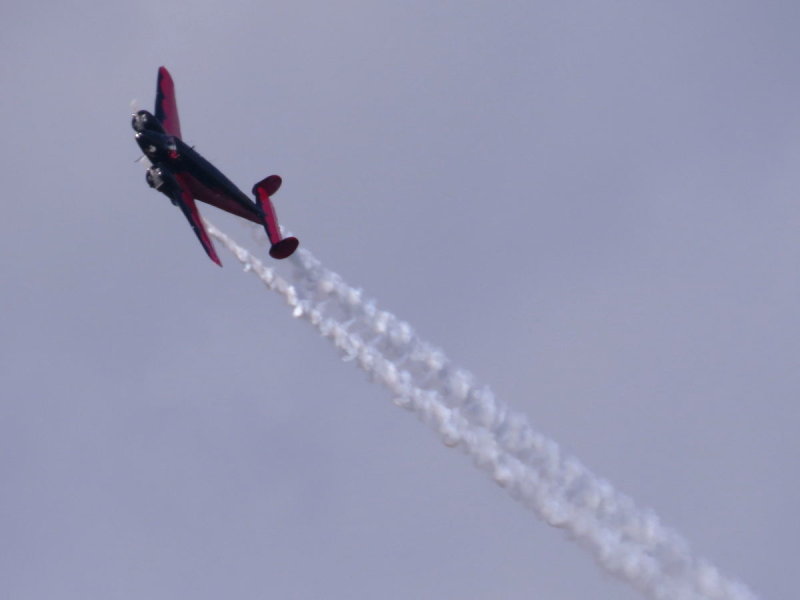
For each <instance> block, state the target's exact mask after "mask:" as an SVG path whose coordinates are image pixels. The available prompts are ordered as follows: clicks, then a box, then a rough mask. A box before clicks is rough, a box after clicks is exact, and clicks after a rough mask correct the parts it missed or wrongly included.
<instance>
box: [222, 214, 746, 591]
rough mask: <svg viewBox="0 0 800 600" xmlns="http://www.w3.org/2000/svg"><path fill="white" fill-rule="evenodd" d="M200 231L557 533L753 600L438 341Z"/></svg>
mask: <svg viewBox="0 0 800 600" xmlns="http://www.w3.org/2000/svg"><path fill="white" fill-rule="evenodd" d="M208 229H209V233H210V234H211V235H212V236H214V237H215V238H217V239H218V240H219V241H220V242H222V243H223V244H224V245H225V246H226V247H227V248H228V250H230V251H231V252H232V253H233V254H234V256H236V258H237V259H238V260H239V261H240V262H241V263H242V264H243V265H244V267H245V270H246V271H252V272H253V273H254V274H255V275H256V276H258V277H259V279H261V281H262V282H263V283H264V284H265V285H266V286H267V287H268V288H269V289H270V290H272V291H275V292H277V293H278V294H280V295H281V296H283V297H284V299H285V300H286V302H287V304H289V306H290V307H291V308H292V309H293V315H294V316H295V317H303V318H305V319H307V320H308V321H309V322H310V323H311V324H312V325H313V326H314V327H316V328H317V330H318V331H319V332H320V333H321V334H322V335H323V336H324V337H327V338H329V339H330V340H331V341H332V342H333V344H334V345H335V346H336V347H337V348H338V349H339V350H340V351H341V352H342V353H343V354H344V356H345V358H346V359H348V360H353V361H354V362H356V364H358V366H359V367H360V368H362V369H363V370H364V371H366V372H367V373H368V374H369V375H370V376H371V377H372V378H373V379H374V380H375V381H376V382H379V383H381V384H382V385H384V386H385V387H387V388H388V389H389V390H390V391H391V392H392V393H393V394H394V396H395V402H396V403H397V404H398V405H400V406H403V407H405V408H407V409H409V410H411V411H413V412H415V413H416V414H417V415H418V417H419V418H420V419H421V420H422V421H423V422H425V423H427V424H428V425H429V426H430V427H431V428H433V429H434V430H435V431H436V432H437V433H438V434H439V435H440V437H441V438H442V440H443V442H444V443H445V444H447V445H448V446H460V447H461V448H462V449H463V450H464V451H465V452H466V453H467V454H469V455H471V456H472V457H473V459H474V461H475V463H476V465H477V466H478V467H479V468H481V469H483V470H485V471H487V472H488V473H489V474H490V475H491V476H492V477H493V478H494V480H495V481H496V482H497V483H498V484H500V485H501V486H503V487H504V488H506V489H507V490H508V492H509V493H510V494H511V495H512V497H514V498H515V499H517V500H518V501H519V502H521V503H522V504H523V505H525V506H527V507H528V508H530V509H531V510H533V511H534V512H535V513H537V514H538V515H539V516H540V517H541V518H543V519H544V520H545V521H547V522H548V523H549V524H551V525H553V526H556V527H560V528H563V529H565V530H566V531H568V532H569V533H570V535H571V537H573V538H574V539H576V540H577V541H578V542H579V543H580V544H581V545H583V546H584V547H586V548H587V549H589V550H590V552H591V553H592V555H593V556H594V558H595V560H596V561H597V562H598V563H599V564H600V565H601V566H602V567H603V568H605V569H606V570H607V571H609V572H610V573H612V574H614V575H616V576H618V577H620V578H622V579H624V580H625V581H627V582H629V583H630V584H632V585H633V586H634V587H636V588H637V589H639V590H641V591H642V592H644V593H646V594H647V595H649V596H650V597H652V598H658V599H660V600H661V599H663V600H667V599H670V600H672V599H686V600H690V599H698V600H700V599H709V600H710V599H713V600H753V599H754V598H755V596H754V595H753V593H752V592H751V591H750V590H749V589H747V588H746V587H745V586H744V585H743V584H741V583H738V582H736V581H733V580H730V579H728V578H726V577H724V576H723V575H722V574H720V573H719V571H718V570H717V569H716V568H715V567H713V566H712V565H711V564H709V563H708V562H706V561H704V560H702V559H699V558H697V557H695V556H694V555H693V554H692V552H691V550H690V548H689V546H688V544H687V543H686V541H685V540H684V539H683V538H682V537H680V536H679V535H678V534H677V533H675V532H674V531H672V530H670V529H667V528H666V527H664V526H663V525H661V523H660V521H659V519H658V517H657V516H656V515H655V514H654V513H653V512H652V511H648V510H642V509H640V508H638V507H636V505H635V504H634V503H633V501H632V500H631V499H630V498H628V497H627V496H624V495H622V494H620V493H619V492H617V491H616V490H614V488H613V487H612V486H611V485H610V484H609V483H608V482H606V481H604V480H602V479H600V478H598V477H597V476H596V475H594V474H593V473H591V472H590V471H589V470H588V469H587V468H586V467H584V466H583V465H582V464H581V463H580V462H579V461H577V460H576V459H574V458H572V457H568V456H562V454H561V451H560V449H559V448H558V445H557V444H556V443H555V442H553V441H552V440H549V439H548V438H546V437H545V436H543V435H542V434H540V433H538V432H536V431H535V430H533V428H532V427H531V426H530V424H529V423H528V422H527V419H525V417H524V416H522V415H520V414H517V413H514V412H512V411H511V410H509V409H508V408H507V407H506V406H504V405H503V404H501V403H499V402H498V401H497V400H496V399H495V398H494V395H493V394H492V392H491V390H489V389H488V388H486V387H481V386H479V385H478V384H476V383H475V381H474V378H473V377H472V375H471V374H470V373H468V372H467V371H465V370H463V369H460V368H458V367H456V366H455V365H453V364H452V363H451V361H450V360H449V359H448V358H447V357H446V356H445V355H444V353H442V352H441V351H440V350H438V349H436V348H434V347H433V346H431V345H430V344H428V343H427V342H425V341H423V340H421V339H420V338H419V337H418V336H417V335H416V334H415V333H414V331H413V329H412V328H411V327H410V326H409V325H408V324H407V323H404V322H402V321H399V320H398V319H397V318H396V317H394V315H392V314H391V313H388V312H386V311H382V310H379V309H378V308H377V307H376V305H375V304H374V302H373V301H371V300H365V299H364V298H363V294H362V292H361V290H357V289H354V288H351V287H350V286H348V285H347V284H346V283H345V282H344V281H343V280H342V279H341V277H339V276H338V275H337V274H335V273H333V272H331V271H329V270H327V269H325V268H324V267H323V266H322V265H321V263H320V262H319V261H317V260H316V259H315V258H314V257H313V256H312V255H311V254H310V253H309V252H308V251H305V250H302V249H301V250H300V251H298V252H297V253H296V254H295V257H293V258H292V259H291V261H292V263H293V266H294V268H295V272H294V273H293V275H292V277H291V282H289V281H287V280H286V279H284V278H282V277H280V276H278V275H277V274H276V273H275V271H274V270H273V269H271V268H268V267H265V266H264V265H263V263H261V261H260V260H258V259H257V258H255V257H254V256H252V255H251V254H250V253H249V252H248V251H247V250H245V249H244V248H242V247H240V246H239V245H237V244H236V243H235V242H234V241H233V240H231V239H230V238H229V237H228V236H226V235H225V234H224V233H222V232H220V231H219V230H218V229H217V228H216V227H214V226H213V225H211V224H210V223H209V224H208Z"/></svg>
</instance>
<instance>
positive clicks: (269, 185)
mask: <svg viewBox="0 0 800 600" xmlns="http://www.w3.org/2000/svg"><path fill="white" fill-rule="evenodd" d="M281 183H282V180H281V178H280V177H279V176H278V175H270V176H269V177H267V178H266V179H264V180H263V181H259V182H258V183H257V184H255V185H254V186H253V194H255V197H256V199H257V200H258V205H259V206H260V207H261V212H262V215H263V218H264V229H265V230H266V232H267V236H268V237H269V242H270V244H272V246H271V247H270V249H269V255H270V256H271V257H272V258H278V259H280V258H286V257H288V256H291V255H292V253H294V251H295V250H296V249H297V246H298V245H300V242H299V241H298V240H297V238H295V237H288V238H284V239H281V229H280V227H279V226H278V218H277V217H276V216H275V208H274V207H273V206H272V200H270V196H272V195H273V194H274V193H275V192H277V191H278V190H279V189H280V187H281Z"/></svg>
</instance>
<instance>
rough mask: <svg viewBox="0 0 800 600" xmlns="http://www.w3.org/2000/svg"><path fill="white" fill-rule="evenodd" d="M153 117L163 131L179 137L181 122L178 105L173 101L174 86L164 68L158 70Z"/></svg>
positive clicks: (170, 76)
mask: <svg viewBox="0 0 800 600" xmlns="http://www.w3.org/2000/svg"><path fill="white" fill-rule="evenodd" d="M155 117H156V119H158V120H159V121H161V125H163V126H164V131H166V132H167V133H168V134H169V135H174V136H175V137H177V138H180V137H181V121H180V119H179V118H178V104H177V103H176V101H175V84H174V83H173V81H172V75H170V74H169V71H167V68H166V67H160V68H159V69H158V83H157V84H156V115H155Z"/></svg>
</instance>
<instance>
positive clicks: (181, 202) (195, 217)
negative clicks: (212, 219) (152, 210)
mask: <svg viewBox="0 0 800 600" xmlns="http://www.w3.org/2000/svg"><path fill="white" fill-rule="evenodd" d="M178 179H179V178H178ZM169 196H170V198H171V199H172V203H173V204H176V205H178V207H180V209H181V212H183V214H184V215H186V219H187V220H188V221H189V225H191V226H192V229H193V230H194V233H195V235H196V236H197V239H198V240H200V244H201V245H202V246H203V249H204V250H205V251H206V254H208V257H209V258H210V259H211V260H213V261H214V262H215V263H217V264H218V265H219V266H220V267H221V266H222V262H221V261H220V260H219V256H217V251H216V249H215V248H214V243H213V242H212V241H211V238H210V237H209V236H208V231H206V226H205V224H204V223H203V219H202V218H201V217H200V211H199V210H197V204H195V202H194V198H192V195H191V194H190V193H189V192H188V191H187V190H186V188H185V187H184V185H183V184H182V183H179V184H178V185H176V186H171V190H170V192H169Z"/></svg>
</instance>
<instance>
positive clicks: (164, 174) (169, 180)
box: [144, 167, 181, 204]
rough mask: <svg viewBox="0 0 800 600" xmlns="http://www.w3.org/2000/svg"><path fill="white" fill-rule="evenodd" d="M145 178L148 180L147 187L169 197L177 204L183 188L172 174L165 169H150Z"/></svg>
mask: <svg viewBox="0 0 800 600" xmlns="http://www.w3.org/2000/svg"><path fill="white" fill-rule="evenodd" d="M144 178H145V179H146V180H147V185H149V186H150V187H151V188H153V189H155V190H158V191H159V192H161V193H162V194H164V195H165V196H167V197H168V198H169V199H170V200H171V201H172V203H173V204H175V202H176V200H175V199H176V197H177V196H179V195H180V193H181V188H180V185H178V181H177V180H176V179H175V176H174V175H173V174H172V173H170V172H169V171H168V170H167V169H165V168H163V167H150V168H149V169H147V173H145V176H144Z"/></svg>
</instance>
